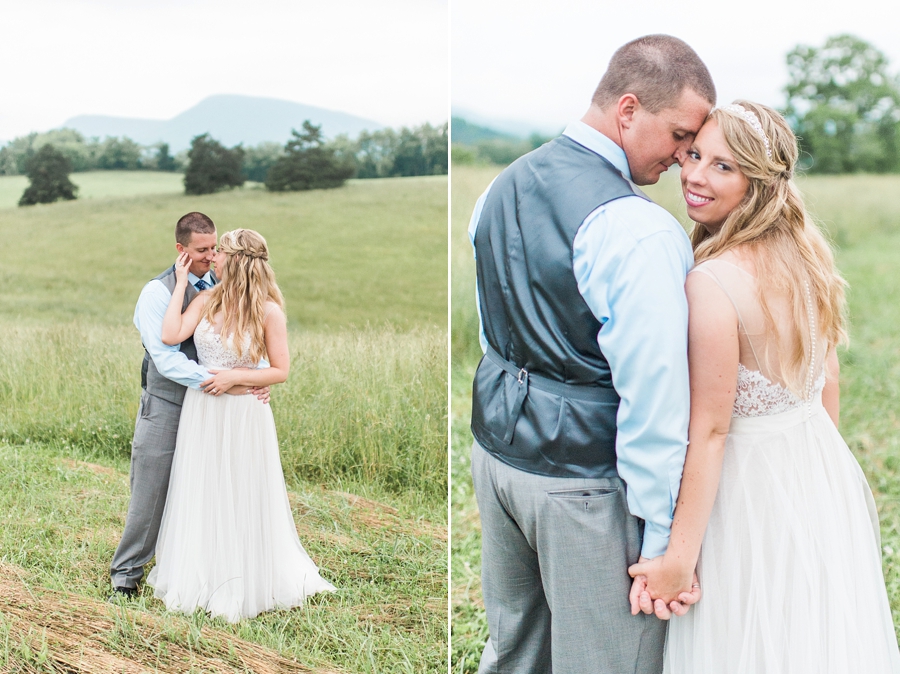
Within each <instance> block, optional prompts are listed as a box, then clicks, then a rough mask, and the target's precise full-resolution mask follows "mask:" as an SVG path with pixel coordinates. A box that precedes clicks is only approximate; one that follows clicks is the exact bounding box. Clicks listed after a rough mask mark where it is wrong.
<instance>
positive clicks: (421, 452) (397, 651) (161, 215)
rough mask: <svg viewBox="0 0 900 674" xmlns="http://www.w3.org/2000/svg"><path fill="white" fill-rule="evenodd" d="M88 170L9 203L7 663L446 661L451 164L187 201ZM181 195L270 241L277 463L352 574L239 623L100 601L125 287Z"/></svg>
mask: <svg viewBox="0 0 900 674" xmlns="http://www.w3.org/2000/svg"><path fill="white" fill-rule="evenodd" d="M81 175H82V176H84V177H88V176H90V177H91V178H92V179H94V180H95V184H94V186H93V188H92V189H93V190H94V191H93V192H92V194H93V195H95V196H94V198H93V199H85V200H79V201H75V202H67V203H57V204H52V205H48V206H37V207H33V208H27V209H24V208H23V209H18V208H8V209H5V210H3V209H0V239H2V241H3V242H4V247H3V249H2V250H0V283H2V284H3V288H4V290H3V293H2V295H0V474H2V475H4V480H3V481H2V483H0V513H2V515H0V517H2V518H3V522H2V524H3V526H2V527H0V671H7V670H9V671H25V672H57V671H58V672H63V671H65V672H69V671H84V672H118V671H128V672H131V671H160V672H186V671H197V672H200V671H210V672H212V671H216V672H218V671H241V672H244V671H246V672H295V671H314V672H332V671H333V672H430V671H436V670H439V669H443V668H445V667H446V653H447V650H446V648H447V647H446V644H447V625H446V616H447V603H446V596H447V563H446V561H447V527H446V519H447V517H446V515H447V511H446V494H447V471H446V466H447V453H446V448H447V442H446V429H447V416H446V415H447V371H446V362H447V357H446V349H447V346H446V345H447V327H446V323H447V314H446V297H447V288H446V278H447V255H446V208H447V207H446V194H447V180H446V178H443V177H435V178H412V179H397V180H382V181H353V182H351V183H350V184H348V185H347V186H346V187H345V188H342V189H339V190H329V191H317V192H307V193H298V194H279V195H271V194H268V193H266V192H265V191H262V190H255V189H245V190H238V191H234V192H230V193H222V194H216V195H211V196H207V197H185V196H184V195H182V194H180V193H179V191H180V187H179V186H175V187H177V191H176V189H173V188H172V186H171V185H170V186H169V187H168V188H167V189H162V188H166V184H165V182H164V180H163V179H160V180H159V181H158V182H155V183H154V184H153V185H154V186H148V185H141V184H138V185H130V184H129V183H128V181H129V180H131V178H132V176H134V175H148V174H126V173H124V172H121V173H113V172H110V173H106V174H100V173H98V174H81ZM150 175H151V176H152V177H151V180H153V181H156V180H157V179H158V178H160V177H161V176H162V177H163V178H170V177H171V176H166V175H165V174H156V175H155V176H153V174H150ZM76 177H78V176H76ZM104 179H105V180H106V181H107V183H106V184H104V183H103V181H104ZM3 180H5V179H3ZM4 187H5V185H3V184H2V180H0V195H2V190H3V189H4ZM132 188H133V190H132ZM157 188H159V189H158V191H159V192H160V193H159V194H151V193H150V192H151V191H156V190H157ZM129 190H132V191H133V193H132V194H131V195H130V196H129ZM84 191H85V192H87V190H86V188H85V190H84ZM166 191H167V192H169V193H164V192H166ZM190 210H201V211H203V212H205V213H207V214H209V215H210V216H211V217H212V218H213V219H214V220H215V221H216V223H217V225H218V228H219V231H220V232H223V231H226V230H228V229H232V228H234V227H239V226H247V227H253V228H256V229H258V230H259V231H261V232H262V233H263V234H264V235H265V236H266V238H267V239H268V242H269V245H270V249H271V258H272V262H273V266H274V267H275V270H276V274H277V275H278V280H279V283H280V285H281V287H282V289H283V290H284V293H285V296H286V301H287V305H288V317H289V332H290V334H289V340H290V346H291V354H292V372H291V377H290V379H289V380H288V382H287V383H286V384H284V385H281V386H279V387H276V388H275V389H273V393H272V408H273V412H274V413H275V418H276V424H277V427H278V432H279V440H280V443H281V449H282V463H283V466H284V469H285V475H286V478H287V482H288V489H289V494H290V497H291V504H292V506H293V511H294V518H295V521H296V522H297V526H298V531H299V534H300V537H301V540H302V541H303V543H304V545H305V546H306V547H307V550H308V551H309V552H310V554H311V556H312V557H313V559H315V560H316V562H317V563H318V564H319V565H320V567H321V568H322V573H323V575H324V576H325V577H326V578H328V579H329V580H330V581H331V582H332V583H334V585H336V586H337V587H338V588H339V592H338V593H337V594H336V595H329V596H323V597H316V598H314V599H313V600H312V601H310V602H309V603H308V604H307V606H305V607H304V608H302V609H297V610H294V611H290V612H276V613H271V614H266V615H264V616H261V617H260V618H258V619H254V620H251V621H244V622H242V623H240V624H238V625H235V626H232V625H228V624H227V623H225V622H222V621H220V620H216V621H210V620H209V619H207V618H206V617H205V616H204V615H202V614H201V613H197V614H195V615H194V616H190V617H181V616H176V615H171V614H167V613H166V612H165V611H164V610H163V606H162V604H161V602H159V601H157V600H155V599H153V598H152V591H150V590H148V588H144V589H143V591H142V594H141V597H140V598H139V599H138V600H137V601H136V602H133V603H130V604H127V605H124V606H119V607H116V606H112V605H109V604H107V603H106V602H105V599H106V597H107V595H108V592H109V587H108V583H109V580H108V570H107V568H108V565H109V561H110V559H111V556H112V553H113V551H114V549H115V546H116V544H117V543H118V536H119V535H120V533H121V530H122V526H123V524H124V517H125V512H126V510H127V504H128V497H129V489H128V467H129V463H128V462H129V452H130V442H131V433H132V429H133V424H134V417H135V414H136V411H137V402H138V398H139V393H140V383H139V374H138V373H139V368H140V360H141V357H142V355H143V351H142V349H141V346H140V339H139V336H138V334H137V332H136V330H135V329H134V327H133V326H132V325H131V316H132V312H133V308H134V302H135V299H136V298H137V295H138V294H139V292H140V289H141V287H142V286H143V284H144V283H145V282H146V281H147V280H148V279H149V278H152V277H153V276H155V275H156V274H157V273H158V272H159V271H160V270H162V269H164V268H165V267H166V266H167V265H169V264H171V262H172V260H174V242H173V241H172V237H173V235H172V230H173V228H174V222H175V221H176V220H177V218H178V217H179V216H180V215H182V214H183V213H185V212H187V211H190ZM17 242H21V243H20V244H17Z"/></svg>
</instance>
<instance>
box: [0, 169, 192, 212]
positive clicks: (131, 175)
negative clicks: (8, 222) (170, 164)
mask: <svg viewBox="0 0 900 674" xmlns="http://www.w3.org/2000/svg"><path fill="white" fill-rule="evenodd" d="M69 179H70V180H71V181H72V182H73V183H75V184H76V185H77V186H78V198H79V199H108V198H110V197H133V196H135V195H138V194H180V193H182V192H184V174H182V173H165V172H162V171H88V172H87V173H72V174H71V175H70V176H69ZM26 187H28V178H26V177H25V176H0V210H5V209H9V208H16V206H17V205H18V203H19V199H20V198H21V197H22V192H24V191H25V188H26Z"/></svg>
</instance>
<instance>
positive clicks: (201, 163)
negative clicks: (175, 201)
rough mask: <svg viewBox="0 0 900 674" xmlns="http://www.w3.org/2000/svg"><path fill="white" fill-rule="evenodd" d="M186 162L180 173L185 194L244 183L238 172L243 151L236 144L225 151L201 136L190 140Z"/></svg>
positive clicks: (209, 191) (207, 137) (217, 144)
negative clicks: (183, 170)
mask: <svg viewBox="0 0 900 674" xmlns="http://www.w3.org/2000/svg"><path fill="white" fill-rule="evenodd" d="M188 161H189V163H188V166H187V169H186V170H185V172H184V192H185V194H212V193H213V192H218V191H219V190H225V189H231V188H232V187H240V186H241V185H243V184H244V176H243V174H242V173H241V165H242V164H243V161H244V149H243V148H242V147H241V146H240V145H238V146H237V147H234V148H232V149H230V150H229V149H228V148H226V147H225V146H223V145H222V144H221V143H220V142H219V141H217V140H214V139H212V138H210V137H209V134H208V133H204V134H201V135H199V136H195V137H194V139H193V140H192V141H191V149H190V150H188Z"/></svg>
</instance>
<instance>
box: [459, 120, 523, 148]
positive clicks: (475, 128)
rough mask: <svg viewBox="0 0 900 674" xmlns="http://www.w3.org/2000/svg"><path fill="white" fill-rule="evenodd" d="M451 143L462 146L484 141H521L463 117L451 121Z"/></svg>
mask: <svg viewBox="0 0 900 674" xmlns="http://www.w3.org/2000/svg"><path fill="white" fill-rule="evenodd" d="M450 133H451V141H452V142H453V143H454V145H455V144H460V145H476V144H477V143H479V142H481V141H483V140H512V141H516V140H520V139H519V138H517V137H516V136H513V135H512V134H508V133H503V132H501V131H496V130H494V129H491V128H489V127H486V126H480V125H478V124H473V123H472V122H470V121H468V120H467V119H464V118H463V117H452V118H451V119H450Z"/></svg>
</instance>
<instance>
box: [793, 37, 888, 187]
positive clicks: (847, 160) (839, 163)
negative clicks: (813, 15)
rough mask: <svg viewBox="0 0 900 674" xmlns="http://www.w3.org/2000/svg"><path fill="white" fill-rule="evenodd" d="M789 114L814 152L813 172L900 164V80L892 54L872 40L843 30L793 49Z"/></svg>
mask: <svg viewBox="0 0 900 674" xmlns="http://www.w3.org/2000/svg"><path fill="white" fill-rule="evenodd" d="M787 65H788V74H789V78H790V80H789V82H788V85H787V87H786V88H785V91H786V93H787V98H788V103H787V108H786V109H785V113H786V116H787V118H788V120H789V121H790V122H791V123H792V125H793V127H794V130H795V131H796V132H797V135H798V136H799V138H800V148H801V150H802V151H803V152H804V153H806V154H808V155H809V156H810V157H811V161H812V165H811V166H810V171H811V172H816V173H847V172H855V171H868V172H875V173H884V172H889V171H898V170H900V135H898V131H900V129H898V122H900V86H898V82H897V79H896V78H895V77H893V76H892V75H890V74H889V73H888V61H887V57H885V55H884V54H883V53H882V52H881V51H879V50H878V49H876V48H875V47H874V46H872V45H871V44H869V43H868V42H866V41H864V40H861V39H859V38H857V37H854V36H852V35H837V36H834V37H831V38H828V40H826V42H825V44H824V46H822V47H820V48H816V47H809V46H805V45H798V46H797V47H795V48H794V49H793V50H792V51H791V52H790V53H789V54H788V55H787Z"/></svg>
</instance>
